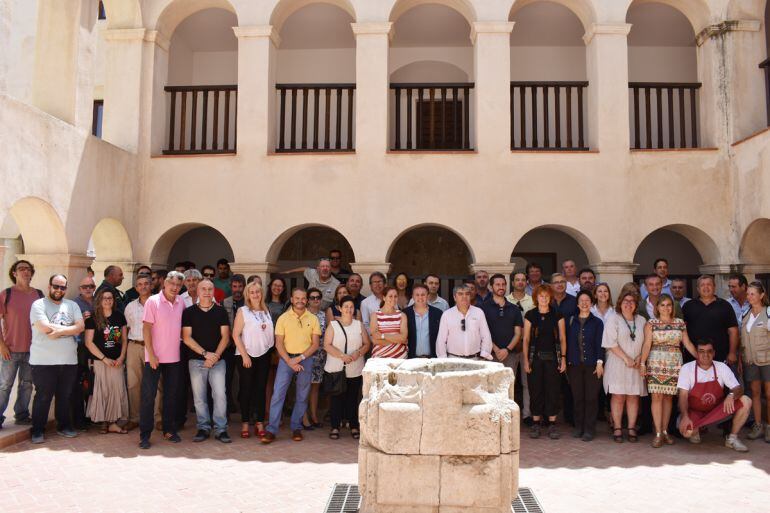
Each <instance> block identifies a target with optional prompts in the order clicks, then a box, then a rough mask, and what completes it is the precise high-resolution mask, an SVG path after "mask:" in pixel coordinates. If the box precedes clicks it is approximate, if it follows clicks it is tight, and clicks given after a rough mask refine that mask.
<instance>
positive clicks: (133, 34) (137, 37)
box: [102, 28, 146, 153]
mask: <svg viewBox="0 0 770 513" xmlns="http://www.w3.org/2000/svg"><path fill="white" fill-rule="evenodd" d="M145 32H146V31H145V29H143V28H138V29H112V30H105V31H104V40H105V44H106V58H105V64H104V65H105V70H104V117H103V121H102V138H103V139H104V140H105V141H107V142H110V143H112V144H114V145H115V146H118V147H120V148H123V149H124V150H126V151H129V152H132V153H136V151H137V149H138V148H139V134H140V127H141V121H142V118H143V117H144V116H143V114H144V113H143V111H142V104H141V97H142V77H143V75H144V72H145V70H144V66H143V64H142V54H143V49H144V37H145Z"/></svg>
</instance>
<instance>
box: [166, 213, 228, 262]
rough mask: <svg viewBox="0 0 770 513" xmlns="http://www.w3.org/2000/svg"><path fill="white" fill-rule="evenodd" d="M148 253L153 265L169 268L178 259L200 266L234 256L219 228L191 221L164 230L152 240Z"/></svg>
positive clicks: (178, 260)
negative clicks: (156, 238)
mask: <svg viewBox="0 0 770 513" xmlns="http://www.w3.org/2000/svg"><path fill="white" fill-rule="evenodd" d="M151 255H152V256H151V261H152V263H153V264H154V265H167V266H169V268H171V267H172V266H174V265H175V264H176V263H178V262H192V263H194V264H195V266H196V268H198V269H200V268H201V267H203V266H204V265H206V264H209V265H215V264H216V261H217V260H219V259H220V258H226V259H227V261H228V262H232V261H233V260H235V257H234V255H233V249H232V247H231V246H230V243H229V242H228V241H227V239H226V238H225V236H224V235H222V233H221V232H220V231H218V230H216V229H215V228H212V227H211V226H207V225H201V224H195V223H188V224H183V225H178V226H175V227H174V228H172V229H170V230H168V231H167V232H166V233H164V234H163V235H162V236H161V237H160V239H158V241H157V242H156V243H155V246H154V247H153V249H152V253H151Z"/></svg>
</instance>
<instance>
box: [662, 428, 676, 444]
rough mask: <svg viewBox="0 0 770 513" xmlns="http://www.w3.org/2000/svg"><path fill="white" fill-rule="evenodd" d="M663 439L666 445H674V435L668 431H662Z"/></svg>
mask: <svg viewBox="0 0 770 513" xmlns="http://www.w3.org/2000/svg"><path fill="white" fill-rule="evenodd" d="M663 441H664V442H666V445H674V437H673V436H671V435H669V434H668V431H664V432H663Z"/></svg>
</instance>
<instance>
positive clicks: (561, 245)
mask: <svg viewBox="0 0 770 513" xmlns="http://www.w3.org/2000/svg"><path fill="white" fill-rule="evenodd" d="M581 252H582V254H580V253H581ZM538 253H548V254H552V256H549V257H548V258H549V259H555V261H554V264H555V265H554V268H553V271H554V272H559V271H561V262H562V261H563V260H566V259H568V258H569V259H571V260H575V263H576V264H577V265H578V267H584V266H587V265H591V264H596V263H599V262H601V261H602V260H601V256H600V255H599V251H598V250H597V248H596V245H595V244H594V243H593V241H591V239H590V238H589V237H588V236H587V235H585V234H584V233H583V232H581V231H580V230H577V229H576V228H572V227H570V226H565V225H560V224H544V225H541V226H536V227H534V228H532V229H530V230H528V231H527V232H525V233H524V235H522V236H521V238H520V239H519V240H518V241H516V244H515V245H514V247H513V251H512V252H511V261H512V262H515V263H522V262H516V259H517V258H518V259H519V260H527V261H528V259H527V258H526V254H530V255H531V258H532V260H533V261H534V260H536V258H537V254H538ZM522 254H524V255H522ZM538 263H541V264H542V262H538ZM516 269H519V266H518V265H517V266H516ZM547 271H548V269H546V268H545V267H544V268H543V272H544V274H547Z"/></svg>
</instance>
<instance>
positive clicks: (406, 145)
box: [390, 82, 473, 151]
mask: <svg viewBox="0 0 770 513" xmlns="http://www.w3.org/2000/svg"><path fill="white" fill-rule="evenodd" d="M390 89H391V90H392V91H393V96H392V102H393V117H392V118H391V119H392V122H393V127H394V134H393V144H392V146H391V148H392V149H393V150H394V151H415V150H472V149H473V147H472V146H471V136H470V129H471V122H470V104H471V92H472V91H473V83H472V82H459V83H441V84H438V83H437V84H411V83H410V84H406V83H398V84H390Z"/></svg>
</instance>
